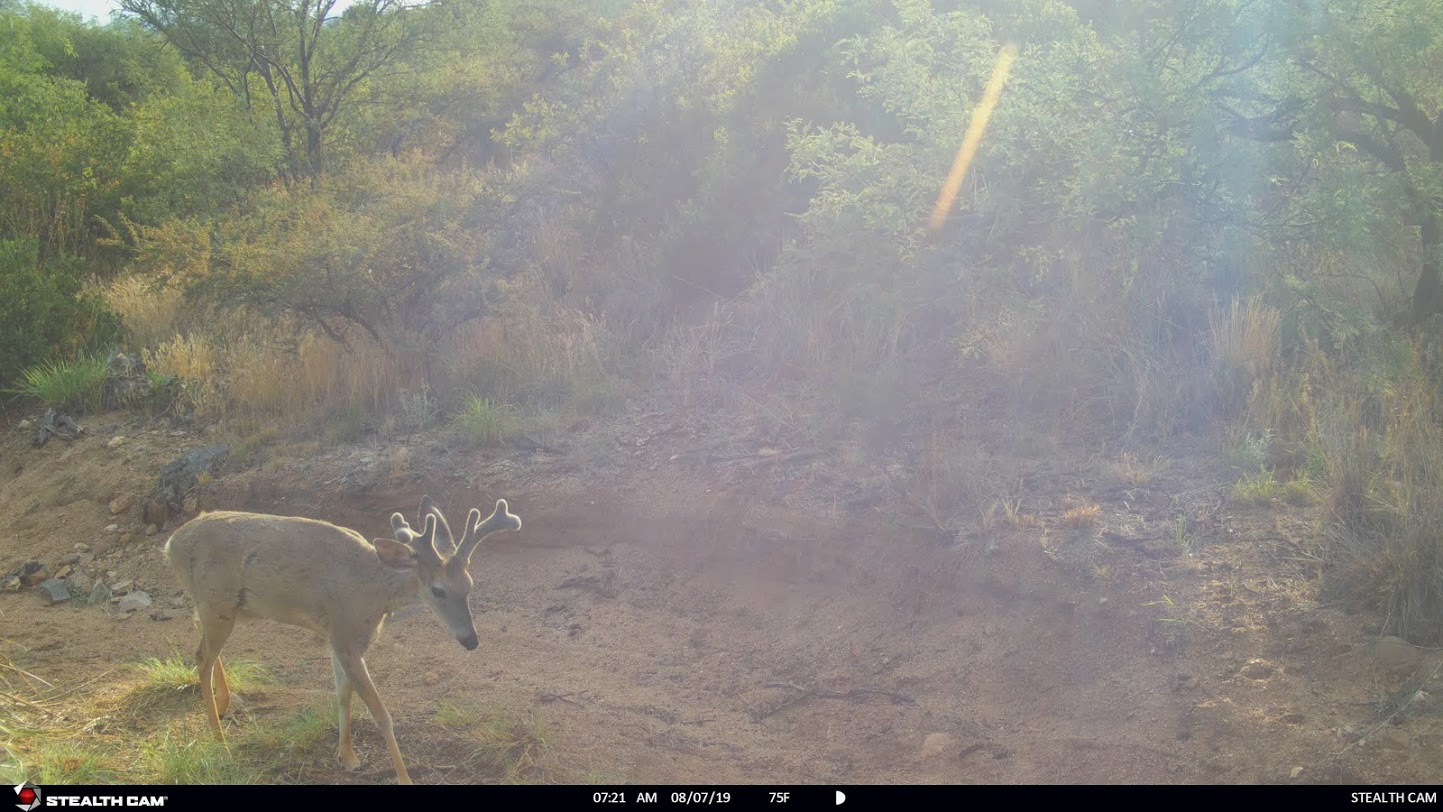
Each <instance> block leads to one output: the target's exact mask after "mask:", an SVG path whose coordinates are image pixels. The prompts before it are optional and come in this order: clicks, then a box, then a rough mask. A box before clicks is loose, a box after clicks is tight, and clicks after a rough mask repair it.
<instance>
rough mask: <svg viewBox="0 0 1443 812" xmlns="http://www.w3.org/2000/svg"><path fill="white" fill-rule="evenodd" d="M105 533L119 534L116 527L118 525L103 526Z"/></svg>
mask: <svg viewBox="0 0 1443 812" xmlns="http://www.w3.org/2000/svg"><path fill="white" fill-rule="evenodd" d="M105 532H107V533H119V532H120V525H118V524H107V525H106V526H105Z"/></svg>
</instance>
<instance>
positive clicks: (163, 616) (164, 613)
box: [150, 609, 175, 621]
mask: <svg viewBox="0 0 1443 812" xmlns="http://www.w3.org/2000/svg"><path fill="white" fill-rule="evenodd" d="M150 619H151V620H162V621H163V620H175V612H172V611H171V610H169V609H156V610H155V611H154V612H151V613H150Z"/></svg>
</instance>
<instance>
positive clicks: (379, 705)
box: [337, 654, 411, 784]
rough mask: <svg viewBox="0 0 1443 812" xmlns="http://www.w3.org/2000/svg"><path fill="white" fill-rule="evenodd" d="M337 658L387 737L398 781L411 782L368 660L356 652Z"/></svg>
mask: <svg viewBox="0 0 1443 812" xmlns="http://www.w3.org/2000/svg"><path fill="white" fill-rule="evenodd" d="M337 658H338V659H339V660H340V661H341V666H342V667H344V668H345V669H346V676H348V677H350V679H351V684H352V685H353V686H354V687H355V689H356V693H358V694H360V695H361V701H362V702H365V703H366V707H368V708H370V709H371V718H373V719H375V720H376V726H377V727H379V728H380V729H381V736H382V737H384V738H385V739H386V748H387V749H389V750H390V751H391V763H392V764H394V765H395V766H396V783H397V784H409V783H411V774H410V773H408V772H406V764H405V762H403V761H402V760H401V748H400V747H398V746H397V745H396V732H395V726H394V725H393V724H392V722H391V714H390V713H388V712H387V711H386V705H385V703H383V702H382V701H381V695H380V694H378V693H376V686H375V685H373V684H371V674H370V672H368V671H367V670H366V661H365V660H363V659H361V657H360V655H356V654H348V655H340V654H338V655H337Z"/></svg>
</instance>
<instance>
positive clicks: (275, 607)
mask: <svg viewBox="0 0 1443 812" xmlns="http://www.w3.org/2000/svg"><path fill="white" fill-rule="evenodd" d="M420 512H421V525H422V529H421V531H420V532H417V531H416V530H414V529H412V527H411V526H410V524H409V523H408V522H407V521H406V519H405V518H404V517H403V516H402V515H401V514H400V513H393V514H392V515H391V529H392V537H391V538H385V537H381V538H375V539H372V540H371V541H369V542H368V541H366V538H365V536H363V535H361V534H360V533H358V532H356V531H355V530H351V529H350V528H346V527H339V526H337V525H334V524H330V523H329V522H323V521H320V520H317V519H308V518H304V517H300V516H274V515H270V514H263V513H246V512H241V511H211V512H206V513H202V514H200V515H199V516H196V517H195V518H193V519H191V520H190V521H188V522H186V523H185V524H184V525H182V526H181V527H180V528H179V529H177V530H176V531H175V533H173V534H172V535H171V537H170V538H169V539H168V540H167V541H166V543H165V557H166V559H167V560H168V561H169V562H170V565H171V567H172V569H174V570H175V574H176V576H177V578H178V579H179V580H180V583H181V585H182V586H183V587H184V588H185V590H186V591H187V592H188V593H190V595H191V598H192V600H193V601H194V602H195V626H196V629H197V631H199V632H200V645H199V646H198V647H197V648H196V654H195V657H196V664H197V668H198V674H197V676H198V677H199V680H200V696H201V703H202V704H203V705H204V710H205V714H206V718H207V721H208V722H209V724H210V727H211V729H212V730H213V731H214V733H215V736H216V738H217V739H219V740H220V742H221V744H222V745H224V744H225V731H224V730H223V729H222V728H221V723H220V716H221V714H224V713H225V712H226V710H228V709H229V707H230V698H231V694H230V686H229V685H228V684H227V682H226V678H225V666H224V665H222V663H221V659H220V651H221V647H222V646H224V645H225V642H226V639H227V638H228V637H229V636H230V634H231V631H232V629H233V628H234V626H235V623H236V621H237V620H239V619H247V620H250V619H267V620H271V621H275V622H279V623H284V624H287V625H290V626H299V627H302V628H306V629H310V630H311V631H314V632H316V633H318V634H320V635H321V636H322V637H323V638H325V640H326V642H327V644H328V646H329V648H330V650H331V664H332V668H333V671H334V675H335V690H336V699H337V700H338V704H339V716H340V718H339V728H340V730H339V731H338V733H339V739H340V744H339V747H338V749H337V755H338V756H339V757H340V761H341V764H342V765H343V766H344V767H345V768H346V769H347V770H352V771H354V770H358V769H360V767H361V760H360V758H359V757H357V755H356V751H355V749H354V748H353V747H352V745H351V699H352V695H353V694H355V693H359V694H360V695H361V701H363V702H365V703H366V707H367V708H369V709H370V711H371V717H372V718H373V719H375V721H376V726H377V727H379V728H380V729H381V735H382V737H383V738H384V739H385V741H386V748H387V750H388V751H389V752H390V755H391V762H392V764H393V765H394V766H395V771H396V783H398V784H410V783H412V781H411V776H410V774H409V773H408V772H407V771H406V765H405V762H404V761H403V760H402V759H401V750H400V747H399V746H398V745H397V744H396V736H395V731H394V725H393V723H392V720H391V715H390V713H389V712H387V710H386V706H385V704H384V703H383V702H382V701H381V696H380V694H379V693H377V692H376V687H375V685H374V684H373V683H372V682H371V675H370V673H369V671H368V670H367V669H366V662H365V660H364V659H363V656H364V655H365V653H366V649H367V648H369V647H370V645H371V643H372V642H374V641H375V639H376V637H377V636H378V635H379V634H380V632H381V626H382V625H383V624H384V623H385V620H386V618H388V617H389V616H390V615H391V614H392V613H394V612H395V611H396V610H398V609H401V608H404V607H408V606H413V605H415V604H418V603H419V604H424V605H427V606H429V607H430V608H431V610H432V611H433V612H435V613H436V615H437V616H438V617H440V619H441V621H442V622H443V623H444V624H445V625H446V627H447V629H449V630H450V632H451V634H452V635H454V636H455V638H456V640H457V642H459V643H460V644H461V645H462V646H463V647H464V648H465V649H466V650H468V651H474V650H475V649H476V647H477V646H478V645H479V643H478V641H477V637H476V627H475V623H474V621H473V620H472V617H471V606H470V603H469V598H470V594H471V586H472V580H471V574H470V573H469V572H467V566H468V565H469V563H470V561H471V554H472V553H473V552H475V550H476V547H477V546H478V545H479V544H480V543H481V542H482V541H483V540H484V539H486V538H487V537H489V536H491V535H492V534H494V533H498V532H501V531H503V530H510V531H513V532H515V531H519V530H520V529H521V518H520V517H519V516H516V515H515V514H513V513H512V512H511V511H510V508H509V506H508V505H507V503H506V500H505V499H498V500H496V507H495V509H494V510H493V511H492V512H491V515H490V516H488V517H487V518H486V519H485V520H484V521H482V519H481V511H480V510H478V509H476V508H472V509H471V511H470V513H469V514H468V515H467V517H466V525H465V530H464V532H463V533H462V536H461V541H460V543H459V544H458V543H456V541H455V538H454V537H453V536H452V535H451V528H450V526H449V525H448V524H447V523H446V519H445V516H443V515H442V514H441V511H440V509H439V508H438V507H436V504H435V502H434V501H432V500H431V498H430V497H429V496H427V497H424V498H423V499H422V501H421V511H420ZM438 525H439V526H440V527H441V528H442V529H443V530H444V531H445V536H446V545H445V546H446V548H447V549H445V550H444V551H442V550H438V549H437V547H436V541H437V539H436V530H437V527H438Z"/></svg>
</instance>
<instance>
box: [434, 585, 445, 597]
mask: <svg viewBox="0 0 1443 812" xmlns="http://www.w3.org/2000/svg"><path fill="white" fill-rule="evenodd" d="M431 594H432V595H435V596H436V597H438V598H444V597H446V590H444V589H442V588H441V587H439V586H433V587H431Z"/></svg>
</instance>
